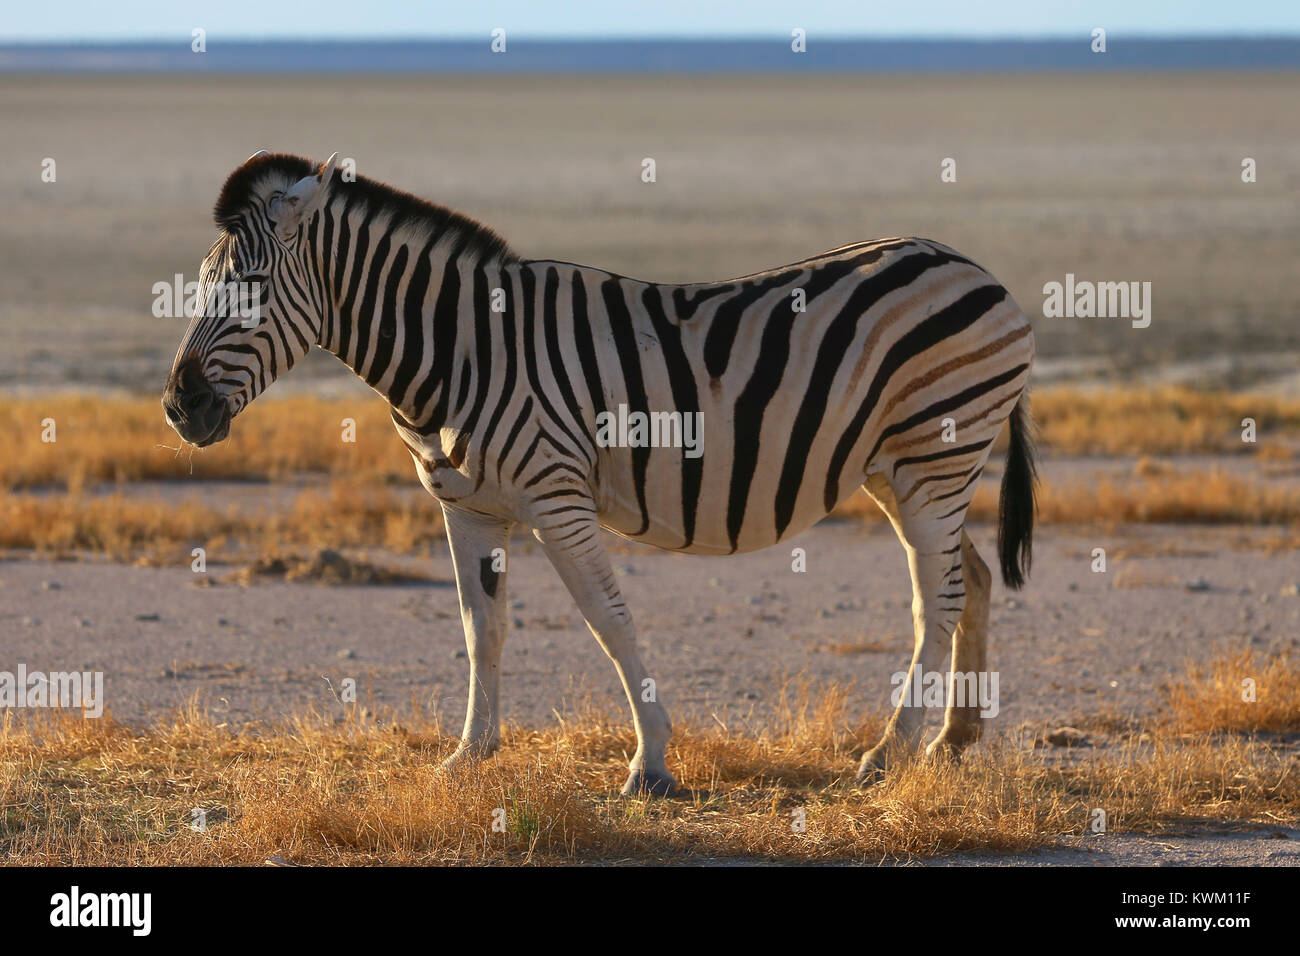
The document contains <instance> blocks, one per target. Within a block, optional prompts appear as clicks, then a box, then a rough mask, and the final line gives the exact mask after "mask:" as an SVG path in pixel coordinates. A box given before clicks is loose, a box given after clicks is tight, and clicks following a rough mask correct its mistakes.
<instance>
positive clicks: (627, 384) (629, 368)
mask: <svg viewBox="0 0 1300 956" xmlns="http://www.w3.org/2000/svg"><path fill="white" fill-rule="evenodd" d="M600 291H601V295H602V297H603V298H604V300H605V312H606V314H607V315H608V316H609V330H610V332H612V333H613V335H614V348H615V351H616V352H617V353H618V361H619V364H620V365H621V366H622V368H623V385H624V389H625V390H626V392H627V410H628V414H629V415H630V414H631V413H632V412H637V411H639V412H643V413H645V414H647V415H648V414H649V407H648V405H649V402H648V399H647V398H646V393H645V382H644V380H643V379H642V377H641V350H640V349H638V348H637V342H636V329H635V328H633V327H632V316H631V315H630V314H629V312H628V308H627V303H626V302H625V301H624V299H623V287H622V285H621V284H620V283H619V280H618V279H608V280H606V281H605V282H602V283H601V284H600ZM649 464H650V448H649V447H648V446H645V445H641V446H638V447H636V448H633V449H632V484H633V486H634V487H635V489H636V500H637V505H638V507H640V509H641V527H640V528H638V529H637V530H636V531H633V532H632V534H633V535H638V534H645V532H646V529H648V528H649V527H650V513H649V511H648V510H647V509H646V499H645V477H646V469H647V467H648V466H649Z"/></svg>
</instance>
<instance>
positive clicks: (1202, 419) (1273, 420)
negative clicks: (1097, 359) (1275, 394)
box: [1032, 386, 1300, 461]
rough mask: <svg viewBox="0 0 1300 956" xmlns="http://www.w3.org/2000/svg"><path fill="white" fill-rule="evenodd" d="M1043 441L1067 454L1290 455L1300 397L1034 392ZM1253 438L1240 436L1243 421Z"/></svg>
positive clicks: (1169, 390) (1299, 424)
mask: <svg viewBox="0 0 1300 956" xmlns="http://www.w3.org/2000/svg"><path fill="white" fill-rule="evenodd" d="M1032 401H1033V412H1034V420H1035V422H1037V424H1038V429H1039V434H1040V436H1041V438H1042V441H1043V443H1044V444H1045V445H1046V446H1047V447H1049V448H1051V449H1052V450H1053V451H1055V452H1056V453H1058V454H1062V455H1172V454H1188V453H1192V452H1209V453H1217V452H1229V453H1237V454H1248V453H1258V454H1261V455H1263V456H1265V457H1266V458H1268V459H1269V460H1274V461H1276V460H1288V459H1289V458H1290V457H1291V452H1293V451H1294V450H1295V449H1296V447H1297V441H1298V440H1300V401H1296V400H1294V399H1283V398H1265V397H1261V396H1254V395H1235V394H1232V393H1230V392H1205V391H1196V390H1194V389H1190V388H1179V387H1172V386H1169V387H1162V388H1144V389H1111V388H1107V389H1106V390H1105V391H1082V390H1077V389H1070V388H1049V389H1041V390H1039V391H1035V392H1034V393H1033V399H1032ZM1245 418H1251V419H1254V421H1255V426H1256V442H1255V443H1254V444H1249V443H1246V442H1243V441H1242V440H1241V433H1242V425H1241V422H1242V419H1245Z"/></svg>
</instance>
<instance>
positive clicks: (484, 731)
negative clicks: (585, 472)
mask: <svg viewBox="0 0 1300 956" xmlns="http://www.w3.org/2000/svg"><path fill="white" fill-rule="evenodd" d="M442 512H443V517H444V521H445V523H446V526H447V540H448V542H450V544H451V560H452V565H453V566H454V567H455V569H456V590H457V592H458V593H459V595H460V616H461V622H462V624H463V625H464V627H465V647H466V649H467V650H468V652H469V705H468V708H467V710H466V713H465V729H464V731H463V732H462V733H461V738H460V745H459V746H458V747H457V748H456V751H455V753H453V754H452V755H451V756H450V757H448V758H447V759H446V760H445V761H443V763H442V769H444V770H454V769H457V768H459V767H461V766H463V765H465V764H469V763H473V762H475V761H477V760H479V759H481V758H483V757H486V756H488V755H489V754H492V753H494V752H495V751H496V749H497V748H498V747H499V746H500V743H501V717H500V713H499V710H498V707H499V700H500V691H501V651H502V648H504V647H505V642H506V572H505V558H506V553H507V552H506V549H507V548H508V547H509V543H510V529H511V526H512V522H510V521H506V520H503V519H499V518H489V517H487V516H484V515H479V514H475V513H472V512H468V511H461V510H459V509H456V508H453V507H450V506H448V505H443V509H442Z"/></svg>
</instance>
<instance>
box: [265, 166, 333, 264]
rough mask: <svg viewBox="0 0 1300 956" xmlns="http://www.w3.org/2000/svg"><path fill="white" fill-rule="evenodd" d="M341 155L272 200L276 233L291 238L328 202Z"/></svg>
mask: <svg viewBox="0 0 1300 956" xmlns="http://www.w3.org/2000/svg"><path fill="white" fill-rule="evenodd" d="M338 155H339V154H338V153H335V154H334V155H333V156H331V157H330V158H329V159H328V160H326V162H325V163H324V165H322V166H321V168H320V169H319V170H317V172H315V173H314V174H312V175H310V176H304V177H303V178H302V179H300V180H298V181H297V182H296V183H294V184H293V185H292V186H290V187H289V188H288V190H287V191H286V192H285V194H284V195H283V196H281V197H280V198H279V199H277V200H275V202H273V203H271V210H270V212H271V220H272V221H273V222H274V223H275V231H276V234H277V235H278V236H279V237H280V238H281V239H283V240H284V241H286V242H288V241H289V240H290V239H292V238H293V235H294V233H295V232H297V231H298V226H299V225H300V224H301V223H303V222H305V221H306V220H307V219H308V218H310V217H311V215H312V213H314V212H315V211H316V210H317V209H319V208H320V206H321V204H322V203H323V202H324V201H325V197H326V196H327V195H328V194H329V185H330V179H331V177H332V176H333V175H334V166H335V162H336V160H337V159H338Z"/></svg>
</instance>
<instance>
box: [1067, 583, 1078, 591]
mask: <svg viewBox="0 0 1300 956" xmlns="http://www.w3.org/2000/svg"><path fill="white" fill-rule="evenodd" d="M1066 589H1067V590H1070V591H1077V590H1079V585H1078V583H1077V582H1075V581H1071V582H1070V583H1069V584H1068V585H1066Z"/></svg>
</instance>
